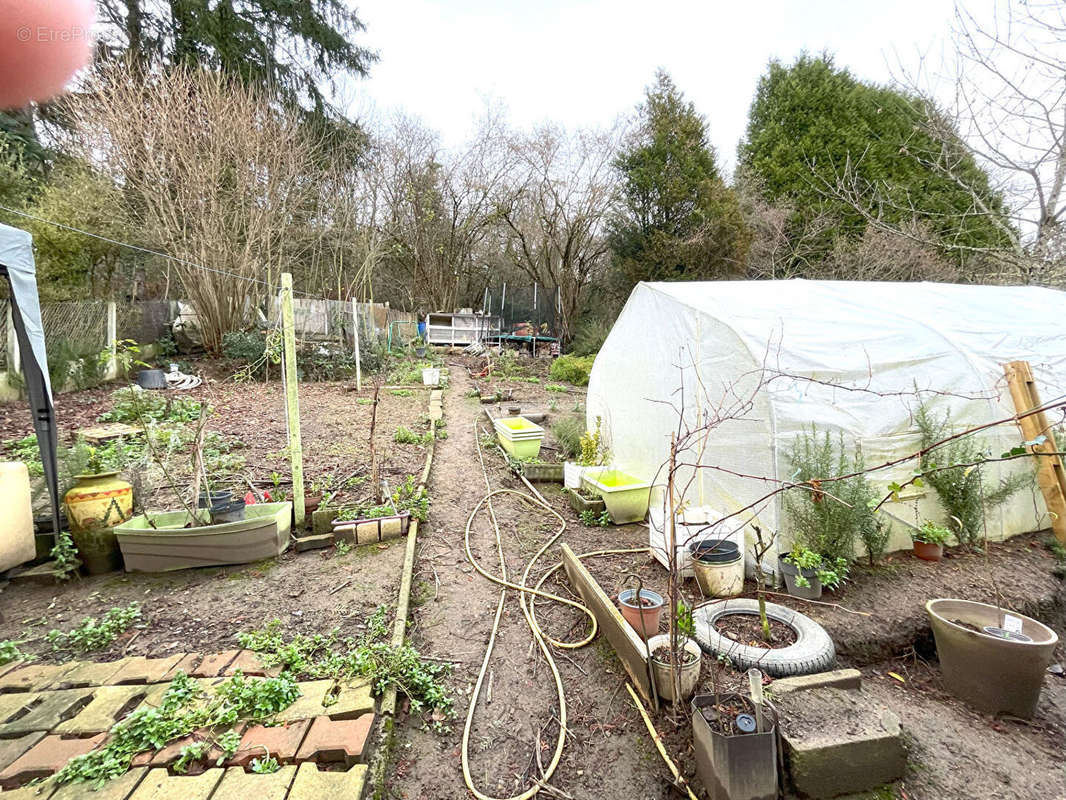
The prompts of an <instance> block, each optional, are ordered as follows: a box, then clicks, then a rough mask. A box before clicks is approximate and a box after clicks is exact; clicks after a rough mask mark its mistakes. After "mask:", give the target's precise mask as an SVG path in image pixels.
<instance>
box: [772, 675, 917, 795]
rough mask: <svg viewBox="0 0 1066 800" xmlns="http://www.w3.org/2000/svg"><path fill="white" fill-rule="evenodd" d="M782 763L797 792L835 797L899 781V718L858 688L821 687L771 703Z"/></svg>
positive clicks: (903, 760)
mask: <svg viewBox="0 0 1066 800" xmlns="http://www.w3.org/2000/svg"><path fill="white" fill-rule="evenodd" d="M776 705H777V708H778V711H779V712H780V716H781V734H782V740H783V742H784V748H785V763H786V766H787V771H788V773H789V777H790V780H791V782H792V788H793V789H794V790H795V792H796V793H797V794H801V795H805V796H807V797H835V796H837V795H841V794H848V793H854V792H864V791H867V790H870V789H875V788H877V787H879V786H882V785H884V784H886V783H892V782H893V781H895V780H898V779H899V778H901V777H903V773H904V770H905V769H906V767H907V754H906V751H905V750H904V747H903V741H902V737H901V736H900V725H899V717H897V716H896V715H895V714H894V713H893V712H892V711H890V710H889V709H888V708H886V707H885V706H883V705H882V704H880V703H878V702H876V701H874V700H873V699H871V698H870V697H869V696H867V695H866V694H864V693H863V692H862V691H861V690H855V689H837V688H833V687H824V688H820V689H808V690H805V691H802V692H789V693H786V694H785V695H783V696H781V697H778V698H777V701H776Z"/></svg>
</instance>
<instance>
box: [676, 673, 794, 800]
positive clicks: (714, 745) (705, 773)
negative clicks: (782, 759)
mask: <svg viewBox="0 0 1066 800" xmlns="http://www.w3.org/2000/svg"><path fill="white" fill-rule="evenodd" d="M743 699H744V698H742V697H741V696H740V695H737V694H723V695H714V694H698V695H696V696H695V697H693V698H692V745H693V749H694V750H695V752H696V771H697V772H698V773H699V776H700V780H701V781H703V785H704V787H706V789H707V793H708V794H709V795H710V796H711V797H713V798H714V800H776V798H777V785H778V774H777V711H776V710H775V709H774V707H773V706H772V705H770V703H764V704H763V708H764V709H765V712H766V714H767V715H768V716H769V719H768V720H766V722H765V723H764V725H765V726H766V728H767V729H766V730H764V731H763V732H762V733H758V732H756V733H743V732H742V730H743V729H744V728H745V727H747V726H740V727H737V726H736V725H734V731H735V733H734V734H733V735H728V736H727V735H725V734H721V733H718V732H717V731H714V730H711V726H710V725H709V724H708V723H707V720H706V719H705V718H704V716H703V709H704V708H707V707H709V706H715V705H718V704H719V703H729V702H740V701H742V700H743ZM740 716H744V715H740Z"/></svg>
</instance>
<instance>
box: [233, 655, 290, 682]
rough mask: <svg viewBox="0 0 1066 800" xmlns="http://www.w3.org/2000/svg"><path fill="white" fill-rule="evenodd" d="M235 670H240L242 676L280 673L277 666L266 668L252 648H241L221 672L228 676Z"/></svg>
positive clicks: (260, 676) (263, 675)
mask: <svg viewBox="0 0 1066 800" xmlns="http://www.w3.org/2000/svg"><path fill="white" fill-rule="evenodd" d="M237 670H240V671H241V674H242V675H244V676H254V677H259V678H262V677H266V676H267V675H270V676H277V675H280V674H281V669H280V668H279V667H270V668H267V667H266V666H265V665H264V664H263V662H262V661H260V660H259V654H258V653H256V652H255V651H253V650H241V651H240V652H239V653H237V657H236V658H235V659H233V661H231V662H230V665H229V666H228V667H226V668H225V669H224V670H222V674H223V675H226V676H229V675H232V674H233V673H235V672H236V671H237Z"/></svg>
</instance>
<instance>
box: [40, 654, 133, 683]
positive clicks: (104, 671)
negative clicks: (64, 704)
mask: <svg viewBox="0 0 1066 800" xmlns="http://www.w3.org/2000/svg"><path fill="white" fill-rule="evenodd" d="M125 663H126V662H125V660H120V661H79V662H78V663H76V664H75V665H74V666H73V667H72V668H71V669H70V670H69V671H68V672H65V673H64V674H63V675H62V676H61V677H60V678H59V679H58V680H56V681H55V683H53V684H52V688H53V689H82V688H84V687H86V686H106V685H108V684H109V683H111V682H112V681H111V679H112V678H113V677H114V676H115V674H116V673H117V672H118V671H119V670H120V669H121V668H122V667H123V666H124V665H125Z"/></svg>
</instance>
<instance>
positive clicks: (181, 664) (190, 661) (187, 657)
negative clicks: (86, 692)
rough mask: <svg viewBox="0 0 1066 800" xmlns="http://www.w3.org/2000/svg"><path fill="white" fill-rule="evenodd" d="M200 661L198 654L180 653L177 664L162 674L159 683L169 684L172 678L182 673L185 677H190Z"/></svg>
mask: <svg viewBox="0 0 1066 800" xmlns="http://www.w3.org/2000/svg"><path fill="white" fill-rule="evenodd" d="M201 660H202V659H201V657H200V654H199V653H182V654H181V656H180V657H179V658H178V661H177V663H176V664H174V666H173V667H171V668H170V669H168V670H167V671H166V672H165V673H164V674H163V677H162V678H160V681H166V682H168V683H169V682H170V681H172V680H174V676H175V675H177V674H178V673H179V672H184V673H185V674H186V675H190V674H191V673H192V671H193V670H194V669H196V667H197V665H198V664H199V663H200V661H201Z"/></svg>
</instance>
